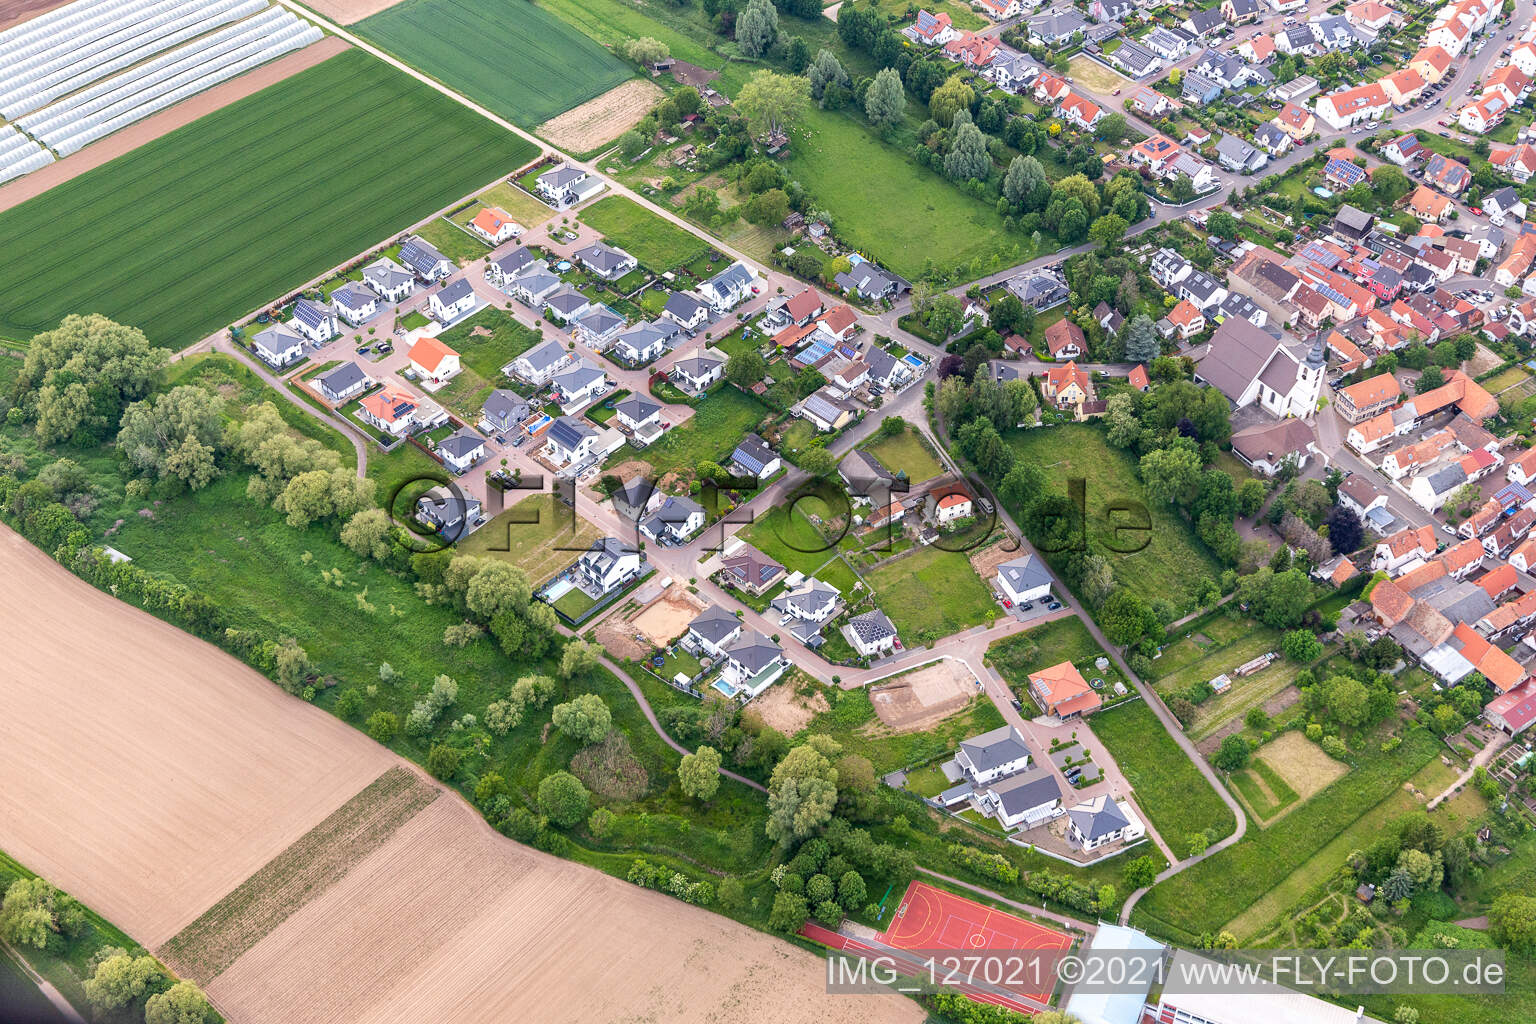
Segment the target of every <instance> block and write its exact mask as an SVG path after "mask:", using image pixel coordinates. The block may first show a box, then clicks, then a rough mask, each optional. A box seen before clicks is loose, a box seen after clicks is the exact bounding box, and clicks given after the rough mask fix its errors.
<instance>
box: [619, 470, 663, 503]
mask: <svg viewBox="0 0 1536 1024" xmlns="http://www.w3.org/2000/svg"><path fill="white" fill-rule="evenodd" d="M655 493H656V485H655V484H654V483H652V482H651V481H650V480H649V479H647V478H646V477H643V476H641V475H640V474H638V473H636V474H635V475H634V476H632V477H630V478H629V479H628V480H625V481H624V482H623V483H622V484H620V485H619V489H618V490H616V491H614V492H613V502H614V504H615V505H628V506H629V507H630V508H632V509H643V508H645V506H646V503H647V502H649V501H650V500H651V495H652V494H655Z"/></svg>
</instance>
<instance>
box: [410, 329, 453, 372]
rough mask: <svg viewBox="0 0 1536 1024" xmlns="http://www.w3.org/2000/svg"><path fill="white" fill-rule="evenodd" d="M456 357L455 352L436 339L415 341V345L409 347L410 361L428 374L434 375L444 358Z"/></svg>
mask: <svg viewBox="0 0 1536 1024" xmlns="http://www.w3.org/2000/svg"><path fill="white" fill-rule="evenodd" d="M457 355H458V353H457V352H455V351H454V350H453V349H451V348H449V347H448V346H447V345H444V344H443V343H442V342H441V341H438V340H437V339H436V338H427V337H423V338H418V339H416V344H414V345H412V346H411V355H410V360H411V362H413V363H415V364H416V365H417V366H419V367H421V368H422V369H423V370H426V371H427V372H428V373H435V372H437V368H438V367H439V366H441V365H442V363H443V359H444V358H446V357H447V356H457Z"/></svg>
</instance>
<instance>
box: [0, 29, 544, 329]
mask: <svg viewBox="0 0 1536 1024" xmlns="http://www.w3.org/2000/svg"><path fill="white" fill-rule="evenodd" d="M532 153H533V147H532V146H531V145H529V144H528V143H526V142H524V141H523V140H521V139H519V138H518V137H516V136H515V135H512V134H510V133H508V132H504V131H502V130H501V129H499V128H497V127H496V126H495V125H493V124H491V123H490V122H489V121H486V120H485V119H484V118H482V117H480V116H478V115H477V114H475V113H473V112H472V111H470V110H467V109H466V108H464V107H462V106H460V105H459V104H457V103H454V102H453V101H452V100H450V99H448V98H447V97H445V96H442V95H440V94H439V93H437V92H434V91H433V90H432V89H430V88H429V87H427V86H425V85H423V84H421V83H420V82H417V81H415V80H414V79H412V78H410V77H409V76H408V75H405V74H402V73H400V72H398V71H395V70H394V69H392V68H390V67H389V66H388V65H386V64H384V63H382V62H380V61H378V60H375V59H374V58H372V57H370V56H368V55H367V54H366V53H363V52H361V51H359V50H349V51H347V52H345V53H341V54H338V55H337V56H335V57H332V58H331V59H330V60H328V61H326V62H324V63H323V64H320V65H318V66H316V67H313V68H310V69H308V70H306V71H302V72H300V73H299V74H297V75H294V76H293V77H291V78H288V79H285V80H284V81H282V82H279V83H278V84H276V85H273V86H270V87H268V88H266V89H263V90H262V91H261V92H259V93H256V94H255V95H254V96H250V97H247V98H246V99H243V100H240V101H239V102H237V103H233V104H230V105H229V106H227V107H224V108H223V109H221V110H217V111H215V112H213V113H211V114H208V115H207V116H206V117H203V118H201V119H199V120H197V121H194V122H193V123H192V124H189V125H187V126H185V127H183V128H181V129H178V130H177V131H174V132H172V133H170V134H169V135H165V136H163V137H161V138H159V139H156V140H154V141H153V142H150V143H148V144H146V145H144V146H140V147H139V148H138V149H136V150H134V151H133V152H131V153H129V154H127V155H125V156H122V157H119V158H118V159H116V160H113V161H111V162H110V163H107V164H105V165H103V166H101V167H98V168H96V169H95V170H92V171H88V172H87V173H85V174H82V175H80V176H79V177H77V178H74V179H72V180H70V181H67V182H65V183H64V184H62V185H59V186H57V187H56V188H53V189H51V190H49V191H48V192H46V193H44V194H43V195H41V196H38V197H37V198H35V199H31V200H29V201H27V202H25V203H22V204H21V205H19V206H16V207H14V208H12V209H10V210H8V211H6V212H5V213H3V214H0V252H10V253H26V254H27V258H26V259H24V260H22V259H17V260H10V261H7V262H6V263H5V265H4V266H3V267H0V335H6V334H10V333H26V334H30V333H35V332H37V331H40V330H46V329H47V328H50V327H52V326H54V325H55V324H56V323H57V322H58V321H59V320H60V319H61V318H62V317H63V316H65V315H66V314H68V313H85V312H97V313H103V314H106V315H107V316H110V317H112V318H113V319H115V320H118V321H121V322H123V323H128V324H133V325H135V326H139V327H142V328H143V329H144V331H145V333H146V334H148V335H149V338H150V340H151V341H152V342H153V343H155V344H157V345H163V346H166V347H169V348H181V347H184V346H185V345H188V344H191V343H193V342H195V341H198V340H199V339H201V338H203V337H206V336H207V335H209V334H211V333H213V332H214V331H216V330H218V329H219V328H220V327H221V326H223V325H225V324H227V323H229V322H230V321H231V320H233V319H235V318H236V317H239V316H241V315H243V314H244V313H246V312H248V311H250V310H253V309H256V308H257V307H259V306H260V305H262V303H264V302H269V301H272V300H274V299H276V298H278V297H280V296H281V295H282V294H284V292H285V291H287V290H288V289H291V288H293V287H295V286H297V285H299V284H302V283H303V282H304V281H306V280H308V279H309V278H311V277H314V276H315V275H317V274H319V273H321V272H322V271H324V270H326V269H327V268H329V267H331V266H334V265H335V264H337V263H340V262H342V261H343V260H345V259H347V258H348V257H350V256H352V255H354V254H355V253H358V252H360V251H362V250H364V249H366V248H368V246H370V245H372V244H374V243H376V242H379V241H381V240H383V239H385V238H387V237H388V236H389V235H390V233H391V232H394V231H399V230H401V229H403V228H405V227H407V226H409V225H410V224H412V223H414V222H416V221H418V220H420V219H421V218H422V217H424V216H426V215H427V214H429V213H431V212H432V211H433V210H436V209H439V208H441V207H443V206H446V205H447V204H449V203H450V202H452V201H453V200H454V199H456V198H458V197H459V196H462V195H464V194H465V193H467V192H469V191H470V190H472V189H474V188H476V187H478V186H480V185H483V184H485V183H486V182H487V181H489V180H491V179H492V178H494V177H495V176H496V175H497V174H498V173H500V172H505V171H507V170H510V169H512V168H514V167H516V166H517V164H518V163H520V162H522V161H524V160H526V159H528V158H529V157H530V156H531V155H532ZM103 225H109V226H110V230H103Z"/></svg>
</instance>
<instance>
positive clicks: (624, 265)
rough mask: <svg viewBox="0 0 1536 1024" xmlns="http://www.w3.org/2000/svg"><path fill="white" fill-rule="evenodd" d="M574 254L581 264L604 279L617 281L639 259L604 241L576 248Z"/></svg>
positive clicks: (632, 267) (634, 266) (631, 268)
mask: <svg viewBox="0 0 1536 1024" xmlns="http://www.w3.org/2000/svg"><path fill="white" fill-rule="evenodd" d="M575 256H576V259H577V261H578V262H579V263H580V264H581V265H582V266H584V267H586V268H587V269H588V270H590V271H591V272H592V273H594V274H596V275H597V276H598V277H600V278H602V279H603V280H604V281H617V280H618V279H619V278H621V277H623V276H624V275H625V274H627V273H629V272H630V271H631V270H634V269H635V268H636V267H637V266H639V265H640V261H639V260H637V259H635V258H634V257H633V256H631V255H630V254H629V253H627V252H625V251H624V250H623V249H618V248H615V247H614V246H611V245H608V244H606V243H604V242H593V243H592V244H591V245H589V246H587V247H586V248H584V249H577V250H576V253H575Z"/></svg>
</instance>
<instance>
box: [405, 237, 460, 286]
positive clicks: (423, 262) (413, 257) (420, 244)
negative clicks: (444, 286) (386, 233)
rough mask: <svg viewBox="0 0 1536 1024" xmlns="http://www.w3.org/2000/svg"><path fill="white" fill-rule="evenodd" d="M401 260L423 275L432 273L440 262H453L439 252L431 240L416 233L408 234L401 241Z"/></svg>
mask: <svg viewBox="0 0 1536 1024" xmlns="http://www.w3.org/2000/svg"><path fill="white" fill-rule="evenodd" d="M400 262H401V263H404V264H405V265H406V266H407V267H410V268H411V269H412V270H414V271H416V273H418V274H420V275H421V276H422V277H427V276H429V275H431V274H432V273H433V271H434V270H435V269H436V268H437V265H438V264H439V263H448V264H449V265H452V263H453V261H452V260H450V259H448V257H446V256H444V255H443V254H442V253H440V252H438V251H437V249H436V248H435V247H434V246H433V245H432V244H431V243H430V242H428V241H426V240H425V239H421V238H417V237H416V236H415V235H408V236H407V237H406V238H405V240H404V241H402V242H401V243H400Z"/></svg>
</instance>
